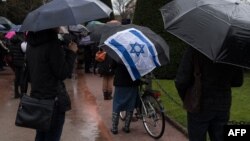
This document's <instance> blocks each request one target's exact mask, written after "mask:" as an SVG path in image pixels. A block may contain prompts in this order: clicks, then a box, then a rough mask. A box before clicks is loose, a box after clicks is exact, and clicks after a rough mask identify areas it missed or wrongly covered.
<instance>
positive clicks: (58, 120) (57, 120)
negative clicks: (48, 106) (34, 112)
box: [35, 112, 65, 141]
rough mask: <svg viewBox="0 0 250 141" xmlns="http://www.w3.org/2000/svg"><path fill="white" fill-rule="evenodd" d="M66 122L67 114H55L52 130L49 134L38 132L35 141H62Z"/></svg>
mask: <svg viewBox="0 0 250 141" xmlns="http://www.w3.org/2000/svg"><path fill="white" fill-rule="evenodd" d="M64 120H65V112H57V113H55V114H54V117H53V122H52V127H51V129H50V130H49V131H48V132H41V131H38V130H37V131H36V138H35V141H60V138H61V135H62V130H63V125H64Z"/></svg>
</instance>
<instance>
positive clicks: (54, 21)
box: [21, 0, 112, 31]
mask: <svg viewBox="0 0 250 141" xmlns="http://www.w3.org/2000/svg"><path fill="white" fill-rule="evenodd" d="M111 11H112V10H111V9H110V8H109V7H108V6H106V5H105V4H104V3H102V2H101V1H99V0H53V1H51V2H49V3H46V4H44V5H42V6H41V7H39V8H38V9H36V10H34V11H32V12H30V13H29V14H28V16H27V17H26V18H25V20H24V22H23V25H22V27H21V31H39V30H43V29H48V28H54V27H58V26H65V25H77V24H80V23H84V22H87V21H91V20H95V19H100V18H105V17H109V14H110V13H111Z"/></svg>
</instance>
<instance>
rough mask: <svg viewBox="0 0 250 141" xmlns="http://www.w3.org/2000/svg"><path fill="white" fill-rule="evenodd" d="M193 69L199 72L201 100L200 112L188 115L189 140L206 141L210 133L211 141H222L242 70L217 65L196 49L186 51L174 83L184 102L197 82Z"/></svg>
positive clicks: (188, 112) (240, 83)
mask: <svg viewBox="0 0 250 141" xmlns="http://www.w3.org/2000/svg"><path fill="white" fill-rule="evenodd" d="M195 60H198V64H195V62H196V61H195ZM194 65H198V67H199V70H200V76H201V77H200V81H201V98H200V110H199V111H196V112H190V111H187V121H188V127H187V128H188V136H189V140H190V141H206V133H208V134H209V137H210V140H211V141H223V130H224V125H226V124H227V122H228V121H229V115H230V107H231V101H232V95H231V94H232V92H231V87H240V86H241V85H242V83H243V69H242V68H239V67H236V66H232V65H228V64H222V63H214V62H213V61H212V60H210V59H208V58H207V57H206V56H205V55H203V54H201V53H200V52H198V51H197V50H195V49H194V48H192V47H189V48H187V49H186V51H185V53H184V56H183V58H182V61H181V63H180V66H179V69H178V72H177V75H176V79H175V86H176V88H177V90H178V93H179V95H180V97H181V99H182V100H183V101H184V99H185V97H186V91H187V89H188V88H189V87H190V85H192V84H193V82H194V79H195V76H194V75H196V74H194V71H195V70H196V67H194ZM193 94H194V93H193Z"/></svg>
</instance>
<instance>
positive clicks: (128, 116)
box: [122, 111, 133, 133]
mask: <svg viewBox="0 0 250 141" xmlns="http://www.w3.org/2000/svg"><path fill="white" fill-rule="evenodd" d="M132 116H133V111H126V117H125V126H124V127H123V128H122V129H123V131H124V132H126V133H129V132H130V130H129V127H130V122H131V119H132Z"/></svg>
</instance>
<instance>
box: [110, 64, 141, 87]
mask: <svg viewBox="0 0 250 141" xmlns="http://www.w3.org/2000/svg"><path fill="white" fill-rule="evenodd" d="M112 67H113V69H114V71H115V77H114V86H120V87H136V86H139V84H140V80H135V81H133V80H132V78H131V76H130V74H129V72H128V70H127V68H126V66H125V65H123V64H120V63H113V65H112Z"/></svg>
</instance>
